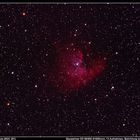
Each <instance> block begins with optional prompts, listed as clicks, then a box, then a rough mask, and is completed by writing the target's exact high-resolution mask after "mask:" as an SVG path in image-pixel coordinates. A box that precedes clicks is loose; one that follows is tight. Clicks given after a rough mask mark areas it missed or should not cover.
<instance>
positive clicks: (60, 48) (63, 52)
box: [49, 42, 106, 93]
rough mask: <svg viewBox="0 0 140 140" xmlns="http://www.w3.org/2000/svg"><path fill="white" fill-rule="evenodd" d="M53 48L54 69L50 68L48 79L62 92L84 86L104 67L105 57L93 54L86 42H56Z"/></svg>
mask: <svg viewBox="0 0 140 140" xmlns="http://www.w3.org/2000/svg"><path fill="white" fill-rule="evenodd" d="M54 50H55V61H54V64H53V65H54V66H55V70H50V72H49V77H50V78H49V80H50V81H51V83H53V86H55V87H56V88H57V89H58V90H59V91H61V92H63V93H65V92H68V91H73V90H77V89H79V88H81V87H84V86H86V85H87V84H88V83H89V82H90V81H91V80H94V79H95V78H96V77H97V76H98V75H100V74H101V73H102V72H103V70H104V69H105V67H106V57H105V56H104V55H100V56H98V55H97V54H94V53H93V52H92V50H91V46H90V43H88V42H82V43H77V42H74V43H73V42H66V43H65V42H56V43H55V44H54ZM53 68H54V67H53ZM52 77H53V78H52Z"/></svg>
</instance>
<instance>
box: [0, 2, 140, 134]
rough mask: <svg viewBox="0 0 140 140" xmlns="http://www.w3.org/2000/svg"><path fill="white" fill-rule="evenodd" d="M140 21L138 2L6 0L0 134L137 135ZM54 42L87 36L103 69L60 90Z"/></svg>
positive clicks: (0, 41) (0, 23)
mask: <svg viewBox="0 0 140 140" xmlns="http://www.w3.org/2000/svg"><path fill="white" fill-rule="evenodd" d="M139 25H140V5H138V4H137V5H134V4H125V5H123V4H121V5H119V4H118V5H115V4H114V5H113V4H102V5H101V4H98V5H97V4H23V5H22V4H13V5H12V4H1V5H0V135H22V136H24V135H36V136H38V135H39V136H40V135H45V136H49V135H55V136H61V135H70V136H72V135H96V136H99V135H100V136H104V135H106V136H107V135H116V136H118V135H130V136H135V135H140V70H139V69H140V40H139V35H140V34H139V29H140V28H139ZM57 42H61V44H62V46H63V44H66V43H73V42H74V43H81V42H86V44H89V45H90V47H91V49H92V51H91V52H92V54H93V55H94V54H96V55H97V56H98V57H100V56H103V55H104V56H105V58H104V59H105V60H106V67H105V69H104V71H102V72H101V73H100V75H98V76H96V78H94V79H93V80H91V81H90V82H88V83H87V84H86V86H81V87H80V88H76V89H75V90H72V91H65V92H64V91H61V90H58V89H59V86H60V84H61V83H58V82H57V85H54V83H53V82H52V80H51V78H52V79H53V80H56V79H55V77H53V76H52V77H51V74H50V71H53V74H55V72H54V71H57V70H58V69H57V68H58V67H57V66H56V64H57V65H64V64H63V63H62V64H61V63H60V62H59V63H57V59H59V58H57V55H55V54H56V53H55V52H56V48H55V47H54V44H57ZM64 42H65V43H64ZM81 44H82V43H81ZM64 46H65V45H64ZM74 47H75V46H74ZM81 47H82V45H81ZM60 48H61V45H58V46H57V51H58V50H59V51H60V52H61V49H60ZM61 53H62V54H63V55H64V56H66V60H68V59H69V57H67V54H65V53H64V52H63V51H62V52H61ZM54 60H55V63H54ZM93 61H94V59H93ZM60 70H62V73H63V70H64V69H59V71H60ZM53 74H52V75H53ZM64 79H65V77H64ZM66 82H67V81H66ZM61 86H62V85H61Z"/></svg>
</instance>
